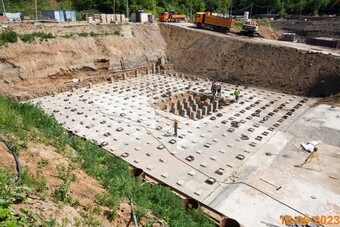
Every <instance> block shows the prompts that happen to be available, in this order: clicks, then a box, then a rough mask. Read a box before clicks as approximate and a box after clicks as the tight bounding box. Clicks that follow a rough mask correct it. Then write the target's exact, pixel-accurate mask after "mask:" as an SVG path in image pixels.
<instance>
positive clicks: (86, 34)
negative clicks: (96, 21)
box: [78, 32, 90, 37]
mask: <svg viewBox="0 0 340 227" xmlns="http://www.w3.org/2000/svg"><path fill="white" fill-rule="evenodd" d="M78 35H79V36H81V37H88V36H89V35H90V34H89V33H87V32H81V33H78Z"/></svg>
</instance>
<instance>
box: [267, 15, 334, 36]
mask: <svg viewBox="0 0 340 227" xmlns="http://www.w3.org/2000/svg"><path fill="white" fill-rule="evenodd" d="M271 25H272V26H273V27H274V28H275V30H278V31H280V30H282V31H284V32H292V33H295V34H296V35H297V38H298V41H300V42H304V41H305V39H307V38H314V37H328V38H334V39H340V30H339V28H340V17H304V18H301V19H294V20H293V19H292V20H283V19H282V20H281V19H280V20H275V21H272V22H271Z"/></svg>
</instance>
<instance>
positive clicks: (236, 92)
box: [234, 88, 240, 102]
mask: <svg viewBox="0 0 340 227" xmlns="http://www.w3.org/2000/svg"><path fill="white" fill-rule="evenodd" d="M234 95H235V102H237V101H238V99H239V97H240V90H239V89H238V88H235V91H234Z"/></svg>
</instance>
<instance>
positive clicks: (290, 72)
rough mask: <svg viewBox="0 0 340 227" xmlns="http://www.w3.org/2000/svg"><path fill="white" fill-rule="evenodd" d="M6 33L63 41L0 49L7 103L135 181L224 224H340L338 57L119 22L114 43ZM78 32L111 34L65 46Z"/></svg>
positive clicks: (320, 50)
mask: <svg viewBox="0 0 340 227" xmlns="http://www.w3.org/2000/svg"><path fill="white" fill-rule="evenodd" d="M8 26H11V28H12V29H13V30H15V31H16V32H17V33H22V34H23V33H25V32H27V31H31V30H34V31H41V32H45V33H48V32H50V33H52V34H57V35H58V37H57V38H55V39H49V40H46V41H43V42H34V43H24V42H18V43H15V44H8V45H7V46H6V47H3V48H1V49H0V68H1V74H0V82H1V83H0V87H1V93H2V94H5V95H7V96H9V97H12V98H14V99H17V100H20V101H21V102H25V103H27V102H29V103H33V104H34V105H37V106H39V107H41V108H42V109H43V110H44V111H45V112H46V113H47V114H49V115H52V116H53V117H55V119H56V120H57V121H58V123H59V124H60V125H62V127H63V128H65V129H66V130H67V131H68V132H69V133H70V134H72V135H76V136H78V137H81V138H83V139H84V140H88V141H92V142H93V143H95V144H97V145H98V146H100V147H102V148H104V149H105V150H106V151H107V152H109V153H110V154H112V155H114V156H118V157H120V158H121V159H123V160H124V161H126V162H127V163H129V165H130V166H131V169H132V174H133V175H134V176H136V177H142V178H143V179H144V180H145V181H146V182H149V183H155V184H160V185H164V186H166V187H168V188H170V189H171V190H172V191H173V192H174V193H175V194H177V195H178V196H180V197H181V199H182V200H183V203H186V204H188V203H189V204H190V205H191V206H193V207H195V208H198V207H200V208H202V209H203V210H204V211H205V212H206V213H207V214H208V215H209V217H210V218H211V219H212V220H213V221H214V222H215V223H216V224H217V225H218V226H272V227H274V226H304V225H302V222H301V221H297V219H296V218H304V217H309V218H310V221H309V225H308V226H339V224H340V223H339V216H340V187H339V185H340V182H339V181H340V165H339V163H340V139H339V138H340V98H339V97H340V96H339V94H340V49H336V48H328V47H321V46H310V45H307V44H303V43H296V42H284V41H278V40H274V39H265V38H260V37H248V36H238V35H236V34H233V33H219V32H214V31H210V30H201V29H197V28H196V26H195V25H194V24H190V23H185V22H182V23H164V24H158V23H146V24H124V25H122V26H121V27H119V29H120V35H110V34H108V33H110V32H112V30H113V29H117V28H116V27H115V28H113V27H112V26H109V25H108V26H104V25H103V26H98V25H89V24H87V23H81V22H79V23H69V24H66V25H61V24H12V25H8ZM77 32H87V33H91V32H93V33H95V34H107V35H98V36H89V37H72V38H62V36H66V35H69V34H71V33H77ZM214 82H215V83H217V84H219V85H220V86H221V92H220V94H217V95H214V94H212V91H211V86H212V83H214ZM235 88H238V89H239V91H240V96H239V98H238V100H237V101H235V95H234V91H235ZM202 101H205V102H204V103H203V102H202ZM174 119H176V120H177V122H178V128H177V126H176V129H177V136H176V135H174ZM302 145H303V146H302ZM306 145H313V149H314V148H316V147H317V149H316V150H309V151H308V149H306V148H304V146H306ZM287 217H290V218H292V220H294V218H295V221H291V220H290V223H289V222H288V221H287ZM324 219H325V220H324ZM294 224H296V225H294ZM118 226H119V225H118ZM306 226H307V225H306Z"/></svg>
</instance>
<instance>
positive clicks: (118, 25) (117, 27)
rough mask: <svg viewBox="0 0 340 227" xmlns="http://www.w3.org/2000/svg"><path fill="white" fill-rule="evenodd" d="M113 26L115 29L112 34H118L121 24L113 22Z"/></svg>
mask: <svg viewBox="0 0 340 227" xmlns="http://www.w3.org/2000/svg"><path fill="white" fill-rule="evenodd" d="M113 27H114V30H115V31H114V33H113V34H114V35H118V36H120V34H121V31H122V24H115V25H114V26H113Z"/></svg>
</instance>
